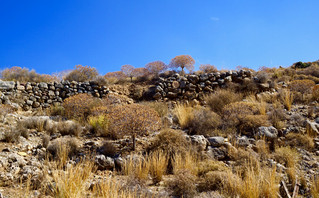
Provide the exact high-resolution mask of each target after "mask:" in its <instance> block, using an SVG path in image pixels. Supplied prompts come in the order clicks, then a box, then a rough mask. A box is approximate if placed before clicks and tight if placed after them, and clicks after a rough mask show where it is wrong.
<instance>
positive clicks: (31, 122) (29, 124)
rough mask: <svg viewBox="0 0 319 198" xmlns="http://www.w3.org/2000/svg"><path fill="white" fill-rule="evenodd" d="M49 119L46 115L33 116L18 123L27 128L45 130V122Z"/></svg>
mask: <svg viewBox="0 0 319 198" xmlns="http://www.w3.org/2000/svg"><path fill="white" fill-rule="evenodd" d="M49 121H50V120H49V119H48V118H47V117H41V116H39V117H38V116H35V117H29V118H27V119H25V120H22V121H20V122H19V123H18V124H19V125H23V126H24V127H26V128H28V129H36V130H37V131H39V132H41V131H44V130H45V128H44V127H45V123H46V122H49Z"/></svg>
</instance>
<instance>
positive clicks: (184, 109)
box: [173, 104, 194, 129]
mask: <svg viewBox="0 0 319 198" xmlns="http://www.w3.org/2000/svg"><path fill="white" fill-rule="evenodd" d="M193 112H194V108H193V107H191V106H188V105H185V104H178V105H176V107H175V108H174V110H173V113H174V115H175V116H176V118H177V120H178V123H179V125H180V126H181V127H182V128H183V129H184V128H187V127H188V126H189V124H190V122H191V120H193V119H194V114H193Z"/></svg>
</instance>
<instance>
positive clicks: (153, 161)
mask: <svg viewBox="0 0 319 198" xmlns="http://www.w3.org/2000/svg"><path fill="white" fill-rule="evenodd" d="M147 163H149V167H150V169H149V171H150V175H151V177H152V179H153V181H154V183H158V182H160V181H162V177H163V175H164V174H165V173H166V170H167V166H168V157H167V153H165V152H164V151H161V150H160V151H155V152H153V153H151V154H150V155H149V156H148V157H147Z"/></svg>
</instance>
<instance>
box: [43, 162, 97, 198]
mask: <svg viewBox="0 0 319 198" xmlns="http://www.w3.org/2000/svg"><path fill="white" fill-rule="evenodd" d="M95 170H96V167H95V166H94V162H93V161H91V160H85V161H82V162H80V163H78V164H76V165H70V166H67V167H66V169H65V170H53V171H52V179H53V180H52V183H51V184H50V188H49V189H51V191H52V193H53V196H54V197H61V198H77V197H85V196H86V193H87V190H88V186H87V185H86V184H87V181H88V179H89V178H90V176H91V175H92V173H93V172H94V171H95Z"/></svg>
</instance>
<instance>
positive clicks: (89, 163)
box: [0, 61, 319, 198]
mask: <svg viewBox="0 0 319 198" xmlns="http://www.w3.org/2000/svg"><path fill="white" fill-rule="evenodd" d="M78 68H80V69H82V70H79V69H78ZM78 68H76V69H75V70H73V74H72V75H70V74H71V73H72V72H71V73H69V74H68V75H67V76H68V78H65V77H64V79H59V78H57V77H52V76H50V77H48V76H43V75H40V74H35V73H33V74H32V75H31V72H30V71H29V70H26V69H24V70H23V69H22V68H20V69H15V70H14V71H13V70H10V69H8V70H5V71H7V73H2V81H0V140H1V142H0V170H1V171H0V197H123V198H124V197H202V198H204V197H318V195H319V137H318V135H319V105H318V102H319V84H318V83H319V65H318V61H316V62H309V63H302V62H301V63H299V62H298V63H296V64H293V65H292V66H291V67H289V68H281V67H280V68H265V67H264V68H261V69H260V70H259V71H253V70H250V69H248V68H239V70H237V71H235V70H233V71H217V69H216V68H213V67H205V68H204V67H203V68H201V70H200V71H197V72H192V73H190V74H186V73H185V72H184V68H182V71H179V72H173V71H166V72H163V71H161V72H158V73H157V74H154V73H153V74H150V73H148V74H147V75H140V74H139V75H136V76H133V75H132V76H130V75H129V74H126V75H124V76H123V74H120V73H119V72H118V73H114V72H112V73H111V74H107V75H105V76H99V75H98V74H97V73H94V72H93V73H90V74H92V75H93V74H94V75H93V76H94V77H92V78H86V77H88V76H89V75H84V77H85V78H83V79H81V80H77V79H80V78H82V77H83V75H81V74H83V73H81V71H83V69H89V71H93V70H92V68H89V67H86V68H85V67H78ZM21 71H23V72H24V73H23V74H24V75H21V74H19V72H21ZM74 71H75V72H74ZM10 72H11V73H10ZM13 74H14V75H13ZM21 76H23V78H22V77H21ZM34 76H36V78H34ZM31 77H32V78H31ZM30 80H34V81H33V82H31V81H30Z"/></svg>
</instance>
